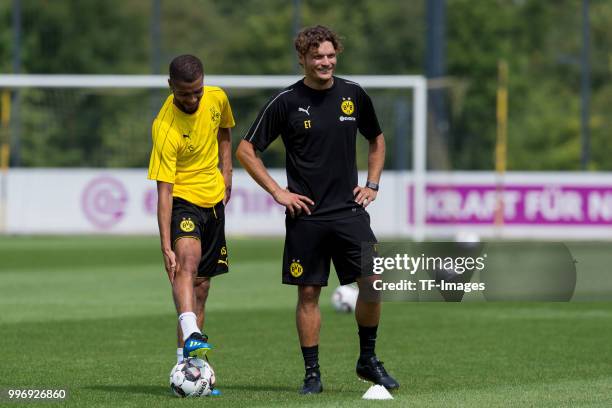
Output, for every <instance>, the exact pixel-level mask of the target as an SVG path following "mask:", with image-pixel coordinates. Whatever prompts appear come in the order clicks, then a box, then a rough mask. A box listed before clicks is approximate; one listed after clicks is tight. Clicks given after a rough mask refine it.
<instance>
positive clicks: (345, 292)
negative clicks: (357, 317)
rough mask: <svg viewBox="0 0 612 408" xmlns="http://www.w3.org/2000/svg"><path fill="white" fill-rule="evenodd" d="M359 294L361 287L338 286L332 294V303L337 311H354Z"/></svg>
mask: <svg viewBox="0 0 612 408" xmlns="http://www.w3.org/2000/svg"><path fill="white" fill-rule="evenodd" d="M358 295H359V289H358V288H357V287H356V286H354V285H344V286H338V287H337V288H336V290H334V293H333V294H332V298H331V301H332V305H333V306H334V309H335V310H336V311H337V312H344V313H350V312H354V311H355V307H356V306H357V296H358Z"/></svg>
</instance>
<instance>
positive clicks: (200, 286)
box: [193, 278, 210, 302]
mask: <svg viewBox="0 0 612 408" xmlns="http://www.w3.org/2000/svg"><path fill="white" fill-rule="evenodd" d="M193 290H194V292H195V296H196V299H197V300H198V301H200V302H201V301H205V300H206V298H207V297H208V291H209V290H210V278H196V280H195V282H194V287H193Z"/></svg>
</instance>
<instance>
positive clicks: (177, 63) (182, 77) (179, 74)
mask: <svg viewBox="0 0 612 408" xmlns="http://www.w3.org/2000/svg"><path fill="white" fill-rule="evenodd" d="M169 71H170V79H171V80H176V81H183V82H193V81H196V80H197V79H198V78H200V77H201V76H202V75H204V66H203V65H202V61H200V59H199V58H198V57H194V56H193V55H190V54H185V55H179V56H178V57H176V58H174V59H173V60H172V62H170V69H169Z"/></svg>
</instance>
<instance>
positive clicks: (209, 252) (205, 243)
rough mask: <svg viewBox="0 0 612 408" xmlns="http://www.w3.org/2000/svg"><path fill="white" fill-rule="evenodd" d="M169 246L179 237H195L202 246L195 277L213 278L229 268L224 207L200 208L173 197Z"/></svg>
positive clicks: (219, 204)
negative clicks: (170, 241)
mask: <svg viewBox="0 0 612 408" xmlns="http://www.w3.org/2000/svg"><path fill="white" fill-rule="evenodd" d="M170 234H171V237H170V238H171V239H172V248H174V246H175V244H176V241H177V240H179V239H180V238H195V239H197V240H199V241H200V243H201V246H202V257H201V259H200V265H199V266H198V277H200V278H203V277H212V276H216V275H220V274H222V273H226V272H227V271H228V260H227V244H226V242H225V206H224V205H223V202H219V203H217V205H215V206H214V207H210V208H204V207H199V206H197V205H195V204H192V203H190V202H189V201H186V200H183V199H182V198H178V197H174V199H173V200H172V225H171V227H170Z"/></svg>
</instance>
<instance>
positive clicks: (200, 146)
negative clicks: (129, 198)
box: [148, 86, 235, 207]
mask: <svg viewBox="0 0 612 408" xmlns="http://www.w3.org/2000/svg"><path fill="white" fill-rule="evenodd" d="M234 125H235V122H234V117H233V115H232V109H231V107H230V104H229V101H228V99H227V96H226V95H225V92H223V90H222V89H221V88H218V87H216V86H205V87H204V95H203V96H202V99H201V100H200V106H199V107H198V110H197V111H196V112H195V113H193V114H187V113H185V112H183V111H181V110H180V109H179V108H178V107H176V105H174V96H173V95H170V96H169V97H168V99H166V102H165V103H164V106H163V107H162V108H161V110H160V111H159V113H158V114H157V117H156V118H155V120H154V121H153V129H152V133H153V150H152V151H151V160H150V161H149V176H148V178H149V179H150V180H157V181H164V182H166V183H172V184H174V189H173V193H172V195H173V196H174V197H180V198H182V199H184V200H187V201H189V202H190V203H193V204H196V205H199V206H200V207H212V206H214V205H215V204H217V203H218V202H219V201H221V200H223V197H224V195H225V183H224V181H223V176H222V175H221V172H220V171H219V168H218V167H217V166H218V164H219V145H218V144H217V133H218V131H219V128H231V127H234Z"/></svg>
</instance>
